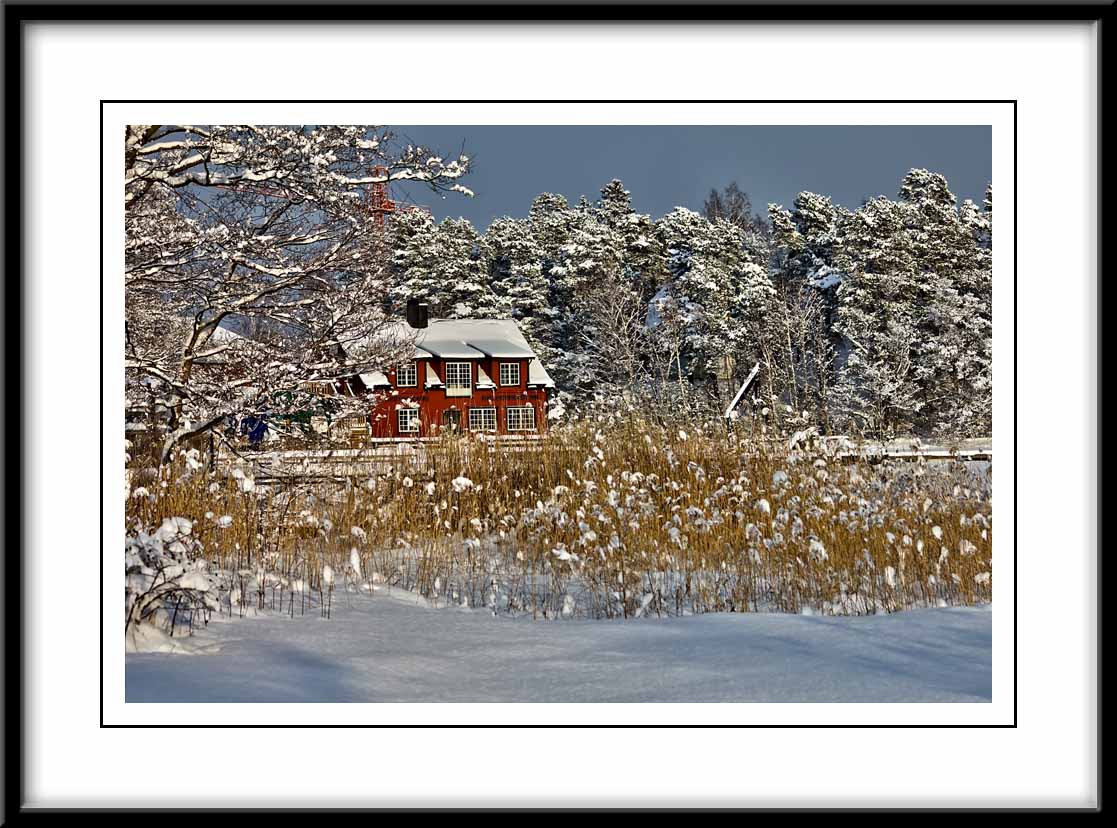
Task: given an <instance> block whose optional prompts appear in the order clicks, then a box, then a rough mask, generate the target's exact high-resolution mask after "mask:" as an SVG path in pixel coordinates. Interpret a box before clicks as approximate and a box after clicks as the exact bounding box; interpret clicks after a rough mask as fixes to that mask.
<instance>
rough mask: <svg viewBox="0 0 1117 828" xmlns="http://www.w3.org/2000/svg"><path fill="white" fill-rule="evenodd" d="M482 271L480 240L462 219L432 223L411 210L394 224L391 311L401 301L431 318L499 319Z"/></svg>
mask: <svg viewBox="0 0 1117 828" xmlns="http://www.w3.org/2000/svg"><path fill="white" fill-rule="evenodd" d="M488 272H489V254H488V250H487V247H486V245H485V240H484V239H483V238H482V237H481V235H480V234H478V233H477V231H476V230H474V229H473V225H471V224H470V223H469V222H468V221H466V220H465V219H445V220H443V221H442V222H441V223H440V224H435V223H434V220H433V219H432V218H431V217H430V216H429V215H428V214H426V213H424V212H420V211H413V212H410V213H404V214H402V215H401V216H400V217H399V218H398V219H397V220H396V242H395V253H394V256H393V259H392V276H393V283H392V287H391V291H390V295H391V299H392V305H393V307H394V308H395V309H396V310H397V312H398V311H399V309H400V308H401V307H402V306H403V305H405V304H406V302H407V300H409V299H419V300H422V301H425V302H427V303H428V304H429V305H430V309H431V314H432V315H433V316H436V317H442V318H450V319H464V318H469V317H492V316H499V315H500V311H501V305H500V302H499V301H498V299H497V297H496V295H495V294H494V293H493V292H492V290H491V289H490V288H489V279H488Z"/></svg>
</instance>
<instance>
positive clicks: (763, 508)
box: [756, 497, 772, 515]
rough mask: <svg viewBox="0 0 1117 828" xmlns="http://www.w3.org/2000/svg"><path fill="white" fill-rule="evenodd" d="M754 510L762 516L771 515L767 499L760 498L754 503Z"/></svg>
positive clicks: (770, 506)
mask: <svg viewBox="0 0 1117 828" xmlns="http://www.w3.org/2000/svg"><path fill="white" fill-rule="evenodd" d="M756 508H757V509H758V510H759V511H760V512H762V513H763V514H766V515H770V514H772V504H771V503H769V502H768V499H767V498H764V497H762V498H760V499H759V500H758V501H756Z"/></svg>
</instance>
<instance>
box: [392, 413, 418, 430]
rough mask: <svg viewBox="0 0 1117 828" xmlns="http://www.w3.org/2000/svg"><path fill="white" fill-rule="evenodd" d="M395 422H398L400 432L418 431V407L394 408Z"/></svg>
mask: <svg viewBox="0 0 1117 828" xmlns="http://www.w3.org/2000/svg"><path fill="white" fill-rule="evenodd" d="M396 422H397V423H398V424H399V430H400V434H418V433H419V409H418V408H400V409H397V410H396Z"/></svg>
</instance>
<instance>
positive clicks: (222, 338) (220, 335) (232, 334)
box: [209, 325, 245, 345]
mask: <svg viewBox="0 0 1117 828" xmlns="http://www.w3.org/2000/svg"><path fill="white" fill-rule="evenodd" d="M244 338H245V337H244V336H243V335H241V334H239V333H237V332H236V331H231V330H229V329H228V328H226V327H224V326H223V325H218V326H217V327H216V328H214V330H213V333H212V334H210V336H209V341H210V342H211V343H213V344H215V345H224V344H226V343H228V342H236V341H237V340H238V339H244Z"/></svg>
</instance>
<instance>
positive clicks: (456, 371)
mask: <svg viewBox="0 0 1117 828" xmlns="http://www.w3.org/2000/svg"><path fill="white" fill-rule="evenodd" d="M472 387H473V370H472V366H471V365H470V364H469V363H468V362H447V363H446V390H447V391H461V390H466V391H468V390H469V389H470V388H472Z"/></svg>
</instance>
